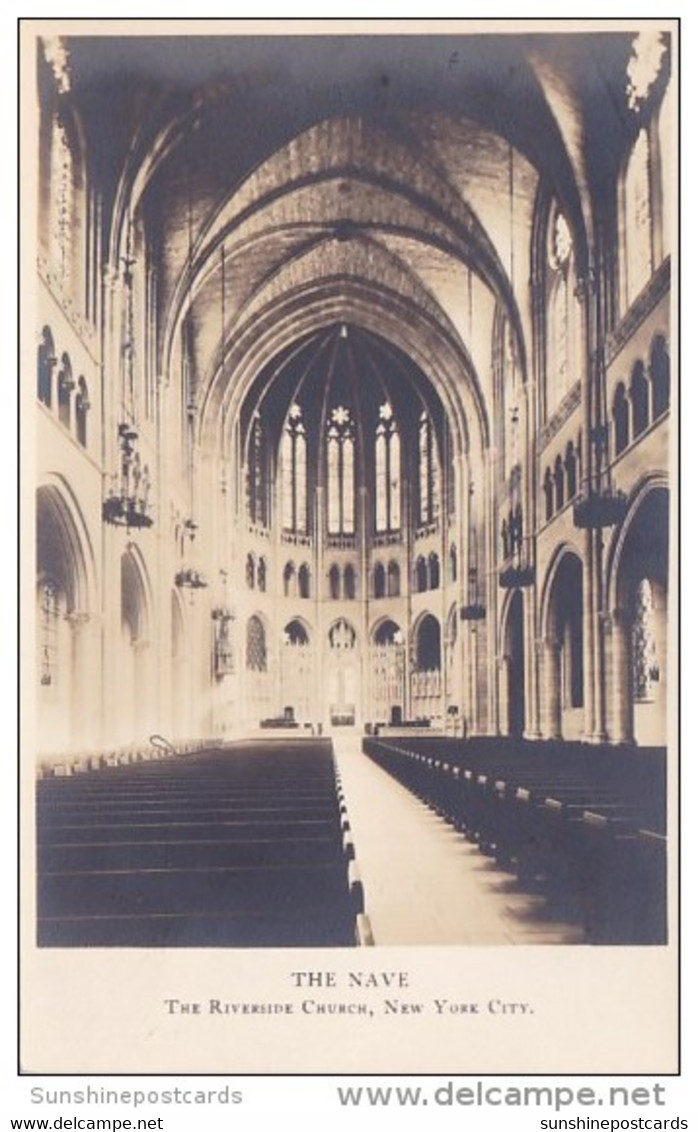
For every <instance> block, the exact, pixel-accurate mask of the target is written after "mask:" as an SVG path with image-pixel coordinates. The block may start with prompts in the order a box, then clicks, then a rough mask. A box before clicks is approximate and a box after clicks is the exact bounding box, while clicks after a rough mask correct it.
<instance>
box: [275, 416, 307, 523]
mask: <svg viewBox="0 0 698 1132" xmlns="http://www.w3.org/2000/svg"><path fill="white" fill-rule="evenodd" d="M281 492H282V500H281V514H282V521H283V525H284V529H285V530H287V531H295V532H296V533H298V534H305V533H306V532H307V530H308V439H307V435H306V430H305V424H304V422H303V413H302V410H301V407H300V405H297V404H293V405H291V408H290V409H289V413H288V417H287V418H286V424H285V426H284V432H283V437H282V441H281Z"/></svg>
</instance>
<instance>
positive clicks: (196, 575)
mask: <svg viewBox="0 0 698 1132" xmlns="http://www.w3.org/2000/svg"><path fill="white" fill-rule="evenodd" d="M175 585H176V586H179V588H180V589H186V590H204V589H206V587H207V585H208V582H207V581H206V579H205V577H204V576H203V574H202V573H201V571H200V570H195V569H194V568H193V567H192V566H187V567H186V568H185V569H183V570H178V571H177V573H176V574H175Z"/></svg>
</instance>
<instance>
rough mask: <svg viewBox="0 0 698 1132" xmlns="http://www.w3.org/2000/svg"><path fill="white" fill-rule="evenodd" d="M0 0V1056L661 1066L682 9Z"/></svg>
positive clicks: (673, 767)
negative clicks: (4, 146) (12, 961)
mask: <svg viewBox="0 0 698 1132" xmlns="http://www.w3.org/2000/svg"><path fill="white" fill-rule="evenodd" d="M20 25H21V26H20V50H21V116H22V126H21V142H20V150H21V161H22V178H23V179H22V185H23V188H22V200H21V213H22V216H21V221H22V228H21V274H22V293H23V296H26V302H25V301H24V298H23V311H22V376H21V387H22V422H21V440H22V452H23V475H22V524H23V526H22V532H23V540H22V555H23V562H24V567H25V568H24V569H23V575H22V576H23V577H24V578H26V579H29V578H31V579H32V582H31V585H30V584H29V582H28V581H27V582H26V583H25V584H24V587H23V588H24V592H23V594H22V610H23V645H24V646H25V648H24V649H23V652H24V653H25V655H24V656H23V658H22V668H23V689H24V694H23V701H22V744H21V746H22V750H21V773H22V815H23V840H22V901H21V908H20V911H21V927H22V953H21V967H22V977H23V983H22V999H23V1007H22V1015H23V1025H22V1033H23V1046H24V1055H23V1060H24V1063H25V1068H26V1070H27V1071H30V1072H36V1071H40V1072H102V1073H104V1072H107V1073H108V1072H119V1071H129V1072H139V1071H142V1070H146V1069H147V1070H148V1071H157V1072H170V1071H171V1072H175V1071H176V1072H207V1071H209V1072H214V1071H215V1072H220V1071H222V1070H226V1071H228V1070H231V1071H232V1070H235V1069H240V1070H248V1071H252V1072H265V1071H268V1072H280V1071H284V1070H285V1069H286V1068H288V1069H289V1070H291V1071H296V1072H313V1073H315V1072H322V1071H328V1072H343V1071H349V1070H355V1071H362V1072H371V1071H373V1070H376V1071H381V1072H384V1071H392V1070H393V1069H394V1070H401V1069H410V1068H411V1069H414V1068H415V1066H416V1065H418V1064H419V1062H418V1060H417V1058H418V1054H420V1052H421V1056H422V1059H423V1060H422V1064H423V1065H424V1066H425V1067H426V1068H430V1069H432V1070H439V1071H441V1070H451V1071H457V1070H461V1071H473V1070H477V1071H481V1072H521V1071H525V1072H546V1073H547V1072H577V1071H578V1072H604V1071H606V1070H608V1071H615V1072H629V1073H632V1072H674V1071H676V1065H677V1025H676V1011H677V1008H678V1002H677V991H676V980H677V960H676V954H677V938H676V924H677V896H678V893H677V885H676V875H677V832H678V831H677V816H676V814H677V796H678V785H677V784H678V768H677V757H678V751H677V730H678V721H677V716H678V690H677V638H678V627H677V624H676V608H677V601H678V594H677V575H678V569H677V563H676V561H675V554H674V549H673V548H674V546H675V541H676V529H675V528H676V498H675V497H676V491H677V487H678V483H677V474H676V466H677V465H676V419H675V418H676V412H677V404H678V389H677V382H676V373H675V364H674V365H672V359H675V357H676V348H675V322H676V311H675V307H676V299H677V296H676V293H675V290H676V289H675V287H674V285H673V282H674V272H675V267H676V264H675V262H674V263H672V260H674V261H675V258H676V227H677V206H678V183H677V160H678V156H677V150H678V145H677V118H678V95H677V74H676V70H677V67H676V61H677V57H678V55H677V53H678V22H677V21H675V20H666V21H664V22H661V21H649V20H636V21H635V22H634V23H633V22H631V21H597V22H596V23H594V24H593V23H588V24H585V23H584V22H581V21H573V20H567V21H558V22H549V21H543V20H538V21H536V20H531V21H528V22H524V21H507V20H498V21H491V22H490V23H487V22H486V21H474V20H472V21H471V20H460V21H448V20H441V21H431V22H430V21H420V20H408V21H383V22H381V21H378V22H374V23H371V22H370V21H363V22H362V21H347V20H334V21H319V20H318V21H313V20H292V21H275V20H267V21H260V22H259V23H257V24H255V23H254V22H252V21H242V20H240V21H236V20H231V21H223V22H219V21H198V22H197V21H188V20H175V21H170V22H168V21H136V20H133V21H114V20H97V21H88V20H72V21H70V20H63V21H61V20H53V21H49V20H43V21H42V20H23V21H20ZM638 980H640V981H641V984H642V986H643V987H648V988H649V989H647V992H646V994H643V995H638V994H637V985H638ZM78 987H82V988H84V987H89V988H91V990H90V994H89V995H88V998H89V1007H88V1006H87V1005H81V1006H80V1007H75V996H76V993H77V988H78ZM561 988H564V990H562V989H561ZM602 1002H603V1013H604V1014H605V1015H606V1017H607V1022H606V1023H605V1024H604V1027H603V1028H604V1034H603V1036H601V1037H600V1036H599V1034H598V1032H597V1025H596V1023H594V1025H590V1024H589V1022H590V1019H591V1018H592V1017H594V1018H595V1017H597V1016H598V1011H599V1010H600V1009H601V1004H602ZM100 1003H101V1004H102V1005H101V1007H100ZM68 1004H70V1008H69V1009H67V1007H68ZM57 1014H58V1016H59V1017H60V1022H57V1021H56V1016H57ZM396 1015H398V1016H401V1017H402V1023H401V1024H402V1030H401V1031H400V1035H399V1037H396V1038H390V1039H389V1041H387V1042H386V1035H387V1034H388V1033H389V1032H390V1033H392V1034H397V1033H398V1030H397V1027H398V1021H397V1020H396V1021H394V1022H393V1021H392V1019H393V1018H394V1017H395V1016H396ZM406 1015H407V1016H409V1018H405V1017H404V1016H406ZM195 1016H196V1017H195ZM464 1016H468V1018H469V1020H468V1022H467V1034H468V1036H469V1041H468V1043H466V1044H467V1045H468V1046H469V1048H468V1049H467V1051H466V1050H464V1049H463V1048H462V1047H463V1040H462V1039H463V1033H464V1027H465V1026H466V1023H465V1022H464ZM115 1018H116V1021H115ZM224 1022H225V1025H226V1026H227V1027H228V1029H227V1030H226V1031H225V1032H226V1033H229V1034H235V1036H236V1037H235V1041H236V1043H237V1042H242V1044H243V1045H244V1050H241V1049H240V1048H236V1049H235V1052H232V1046H226V1043H225V1042H223V1043H222V1042H221V1035H222V1034H223V1032H224V1031H223V1024H224ZM192 1027H195V1028H196V1035H197V1041H196V1043H194V1042H192V1040H191V1039H192ZM276 1043H278V1045H279V1049H276ZM420 1043H426V1044H427V1045H428V1047H429V1050H428V1052H426V1051H425V1050H424V1048H422V1049H421V1051H419V1050H417V1049H416V1048H415V1047H416V1045H418V1044H420ZM194 1047H195V1048H194Z"/></svg>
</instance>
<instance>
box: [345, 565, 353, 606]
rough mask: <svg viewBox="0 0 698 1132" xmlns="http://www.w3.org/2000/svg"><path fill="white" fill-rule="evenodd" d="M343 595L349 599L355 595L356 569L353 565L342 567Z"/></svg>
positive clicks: (351, 599)
mask: <svg viewBox="0 0 698 1132" xmlns="http://www.w3.org/2000/svg"><path fill="white" fill-rule="evenodd" d="M344 596H345V598H347V599H348V600H349V601H353V600H354V598H355V597H356V571H355V570H354V567H353V566H345V567H344Z"/></svg>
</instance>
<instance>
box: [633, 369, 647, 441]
mask: <svg viewBox="0 0 698 1132" xmlns="http://www.w3.org/2000/svg"><path fill="white" fill-rule="evenodd" d="M630 403H631V405H632V410H633V440H636V439H637V437H638V436H640V435H641V434H642V433H643V432H644V431H645V429H646V428H647V426H648V425H649V384H648V381H647V374H646V373H645V367H644V366H643V364H642V362H636V363H635V365H634V366H633V376H632V379H631V382H630Z"/></svg>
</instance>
